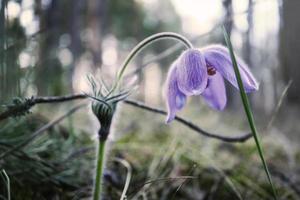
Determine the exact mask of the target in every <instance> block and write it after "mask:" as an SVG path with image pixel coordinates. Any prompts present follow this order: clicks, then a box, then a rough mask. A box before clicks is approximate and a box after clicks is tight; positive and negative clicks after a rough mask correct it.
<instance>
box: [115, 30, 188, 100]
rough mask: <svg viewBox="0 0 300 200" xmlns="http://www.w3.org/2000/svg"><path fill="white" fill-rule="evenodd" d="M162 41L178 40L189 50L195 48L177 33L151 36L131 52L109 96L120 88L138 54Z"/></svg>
mask: <svg viewBox="0 0 300 200" xmlns="http://www.w3.org/2000/svg"><path fill="white" fill-rule="evenodd" d="M161 39H173V40H178V41H180V42H182V43H183V44H184V45H185V46H186V47H187V48H193V45H192V43H191V42H190V41H189V40H188V39H186V38H185V37H183V36H182V35H179V34H177V33H172V32H162V33H157V34H154V35H151V36H150V37H147V38H146V39H144V40H143V41H141V42H140V43H139V44H138V45H136V46H135V47H134V48H133V49H132V50H131V52H130V53H129V55H128V56H127V58H126V59H125V61H124V63H123V65H122V67H121V69H120V71H119V72H118V74H117V79H116V82H115V84H114V86H113V87H112V89H111V90H110V92H109V94H110V93H112V92H113V91H114V90H115V89H116V88H117V87H118V84H119V82H120V80H121V78H122V76H123V74H124V72H125V70H126V68H127V66H128V64H129V63H130V61H131V60H132V59H133V58H134V57H135V56H136V55H137V53H139V52H140V51H141V50H142V49H144V48H145V47H146V46H148V45H149V44H151V43H153V42H155V41H157V40H161Z"/></svg>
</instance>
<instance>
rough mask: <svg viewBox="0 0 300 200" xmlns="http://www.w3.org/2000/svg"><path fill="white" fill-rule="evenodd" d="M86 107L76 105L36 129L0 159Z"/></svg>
mask: <svg viewBox="0 0 300 200" xmlns="http://www.w3.org/2000/svg"><path fill="white" fill-rule="evenodd" d="M86 105H87V104H86V103H84V104H80V105H77V106H75V107H73V108H72V109H71V110H69V111H68V112H67V113H65V114H63V115H62V116H60V117H58V118H57V119H55V120H53V121H51V122H49V123H48V124H46V125H44V126H42V127H41V128H40V129H38V130H37V131H35V132H34V133H33V134H32V135H31V136H30V137H29V138H28V139H27V140H25V141H23V142H21V143H20V144H18V145H16V146H14V147H13V148H11V149H9V150H8V151H6V152H4V153H2V154H1V155H0V159H3V158H4V157H5V156H7V155H8V154H9V153H11V152H13V151H16V150H18V149H21V148H23V147H24V146H26V145H27V144H29V143H30V142H31V141H33V140H34V139H35V138H36V137H37V136H39V135H41V134H42V133H43V132H45V131H46V130H47V129H49V128H51V127H53V126H54V125H56V124H58V123H59V122H61V121H62V120H63V119H65V118H66V117H68V116H70V115H71V114H73V113H74V112H76V111H77V110H79V109H80V108H83V107H84V106H86Z"/></svg>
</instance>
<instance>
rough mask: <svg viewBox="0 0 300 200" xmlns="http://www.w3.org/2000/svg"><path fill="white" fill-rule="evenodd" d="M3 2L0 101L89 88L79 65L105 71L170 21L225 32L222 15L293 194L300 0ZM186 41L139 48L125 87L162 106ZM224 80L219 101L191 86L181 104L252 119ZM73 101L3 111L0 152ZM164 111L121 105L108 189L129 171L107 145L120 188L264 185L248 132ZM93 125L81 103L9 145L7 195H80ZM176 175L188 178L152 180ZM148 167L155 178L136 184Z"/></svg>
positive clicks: (183, 30) (226, 194) (203, 192)
mask: <svg viewBox="0 0 300 200" xmlns="http://www.w3.org/2000/svg"><path fill="white" fill-rule="evenodd" d="M0 2H1V6H0V20H1V22H0V103H1V105H3V106H2V107H1V108H0V111H5V110H6V109H7V106H9V105H11V103H12V102H16V101H13V99H14V98H16V97H20V98H26V97H31V96H59V95H67V94H74V93H75V94H77V93H82V92H91V90H90V85H89V82H88V80H87V75H89V74H92V75H94V77H95V78H100V77H102V79H103V80H104V81H105V82H106V83H107V84H108V85H109V84H111V83H112V82H113V79H114V77H115V75H116V73H117V71H118V69H119V68H120V66H121V64H122V63H123V61H124V59H125V58H126V56H127V55H128V53H129V52H130V50H131V49H132V48H133V47H134V46H135V45H136V44H138V42H139V41H141V40H142V39H144V38H146V37H147V36H150V35H151V34H154V33H158V32H162V31H172V32H176V33H180V34H182V35H184V36H186V37H187V38H188V39H190V40H191V41H192V43H193V44H194V46H196V47H199V48H201V47H204V46H205V45H209V44H214V43H217V44H225V41H224V38H223V33H222V25H224V26H225V28H226V30H227V31H228V33H229V35H230V37H231V41H232V43H233V46H234V50H235V52H236V54H237V55H239V56H240V57H242V58H243V59H244V60H245V61H246V63H247V64H248V65H249V67H250V68H251V70H252V72H253V74H254V75H255V77H256V78H257V80H258V81H259V83H260V89H259V91H257V92H255V93H253V94H251V95H250V96H249V97H250V100H251V105H252V108H253V112H254V117H255V121H256V123H257V125H258V129H259V133H260V134H261V136H262V140H263V145H264V147H265V148H264V149H265V153H266V157H267V161H268V163H269V164H270V166H271V167H270V168H271V172H272V175H273V176H274V180H275V184H276V187H277V188H278V190H279V194H280V197H281V198H282V199H299V198H300V188H299V186H298V185H297V183H299V181H300V179H299V177H298V176H299V170H300V169H299V161H300V160H299V159H300V151H299V142H300V140H299V139H300V137H299V130H300V124H299V105H300V104H299V103H300V101H299V100H300V70H299V69H298V68H299V66H300V58H299V52H300V39H299V38H298V33H299V31H300V21H299V19H300V12H299V10H300V2H298V1H297V0H255V1H254V0H210V1H206V0H185V1H180V0H126V1H125V0H89V1H86V0H76V1H72V0H2V1H0ZM183 50H184V47H183V46H181V45H180V44H177V43H176V42H175V41H169V40H164V41H159V42H157V43H154V44H152V45H150V46H148V47H147V48H146V49H144V50H143V52H142V53H140V54H139V55H138V56H137V57H136V58H135V59H134V61H133V62H131V63H130V65H129V67H128V71H127V72H128V73H127V74H129V75H130V74H132V72H135V71H136V73H135V75H134V76H132V77H134V78H136V79H137V83H138V88H137V89H136V90H135V91H134V93H133V94H132V95H131V96H130V99H135V100H139V101H142V102H144V103H146V104H147V105H150V106H153V107H158V108H163V109H165V103H164V95H163V85H164V81H165V79H166V73H167V71H168V68H169V66H170V65H171V63H172V62H173V60H174V59H176V57H177V56H178V55H180V53H181V52H182V51H183ZM139 69H142V70H139ZM128 81H129V82H130V81H131V79H129V80H128ZM123 84H124V85H125V84H126V82H124V83H123ZM227 86H228V87H227V93H228V99H229V100H228V106H227V108H226V109H225V111H223V112H217V111H214V110H211V109H210V108H208V107H207V105H206V104H205V102H203V99H201V97H192V98H189V101H188V104H187V106H186V107H185V108H184V110H183V111H181V112H180V113H179V115H180V116H183V117H185V118H187V119H189V120H191V121H192V122H194V123H195V124H197V125H199V126H200V127H201V128H203V129H205V130H207V131H209V132H213V133H218V134H221V135H230V136H232V135H239V134H244V133H247V132H249V128H248V124H247V121H246V117H245V114H244V111H243V107H242V103H241V100H240V97H239V92H238V91H237V90H235V89H234V88H233V87H232V86H231V85H229V84H228V85H227ZM77 103H78V101H75V102H67V103H62V104H55V105H53V104H49V105H38V106H35V107H34V108H33V109H32V113H29V114H27V115H25V116H22V117H16V118H11V119H6V120H3V121H0V153H2V152H5V151H7V150H9V149H10V148H11V147H13V146H15V145H17V144H19V143H20V142H22V141H24V140H26V138H30V137H31V135H32V134H33V133H34V131H36V130H38V129H39V128H40V127H42V126H43V125H45V124H47V123H49V122H50V121H51V120H53V119H56V118H57V117H58V116H60V115H61V114H64V113H65V112H67V111H68V110H69V109H70V108H71V107H72V106H73V105H75V104H77ZM164 120H165V119H164V117H163V116H160V115H156V114H154V113H148V112H145V111H142V110H140V109H139V108H134V107H131V106H129V105H126V104H121V105H120V106H119V109H118V112H117V116H116V117H115V119H114V124H113V134H111V135H110V138H109V140H110V149H109V152H108V156H107V157H108V158H107V160H108V163H107V169H106V175H105V183H104V184H105V194H104V197H105V199H119V196H120V194H121V192H122V189H123V185H124V180H125V177H126V170H124V168H123V167H122V166H120V165H116V164H115V163H114V162H113V161H112V160H113V158H114V157H120V158H122V159H124V160H127V161H128V162H129V163H130V164H131V166H132V168H133V176H132V181H131V184H130V187H129V191H128V199H195V200H196V199H197V200H198V199H239V198H240V197H242V199H270V198H271V191H270V188H269V186H268V182H267V180H266V178H265V174H264V172H263V168H262V166H261V163H260V160H259V157H258V154H257V152H256V148H255V145H254V142H253V141H252V140H253V139H250V140H248V141H247V142H245V143H242V144H227V143H225V142H220V141H217V140H215V139H211V138H207V137H204V136H201V135H199V134H198V133H196V132H193V131H192V130H189V129H188V128H187V127H185V126H182V125H180V124H177V123H176V122H173V123H171V124H170V125H165V124H164ZM98 127H99V125H98V124H97V121H96V119H95V117H94V116H93V115H92V112H91V110H90V108H85V110H80V111H77V112H76V113H74V114H73V115H70V116H69V117H68V118H66V119H65V120H64V121H62V122H61V123H59V125H56V126H54V127H52V128H51V129H49V130H47V131H46V133H45V134H43V135H40V136H39V137H36V138H34V139H32V140H31V141H30V143H29V144H27V145H26V146H24V147H23V148H22V149H19V150H18V151H17V152H15V153H14V154H13V153H12V154H8V155H7V156H5V157H1V156H0V169H4V170H5V171H6V172H7V174H8V175H9V177H10V179H11V191H12V199H82V198H89V196H90V194H91V187H92V182H93V169H94V147H95V144H94V141H95V139H96V132H97V129H98ZM180 176H193V177H194V179H195V180H194V179H185V178H178V179H172V180H160V179H161V178H166V177H180ZM148 180H156V181H155V183H154V184H151V183H149V184H146V185H145V186H144V187H141V185H143V184H144V183H145V182H147V181H148ZM0 182H1V180H0ZM0 186H1V187H0V198H1V199H7V192H6V189H5V188H6V187H5V181H2V183H0Z"/></svg>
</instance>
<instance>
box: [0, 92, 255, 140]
mask: <svg viewBox="0 0 300 200" xmlns="http://www.w3.org/2000/svg"><path fill="white" fill-rule="evenodd" d="M85 98H87V97H86V95H84V94H75V95H67V96H53V97H32V98H31V102H30V103H31V104H30V107H32V106H34V105H36V104H41V103H60V102H66V101H72V100H78V99H85ZM123 102H124V103H126V104H129V105H131V106H135V107H138V108H141V109H144V110H146V111H150V112H153V113H157V114H161V115H166V114H167V112H166V111H164V110H161V109H158V108H153V107H150V106H147V105H145V104H143V103H142V102H137V101H133V100H124V101H123ZM20 109H24V107H22V106H20V108H19V107H17V108H13V109H10V110H7V111H5V112H3V113H2V114H0V121H1V120H3V119H6V118H8V117H10V116H13V115H14V114H15V113H16V112H19V111H20ZM175 120H176V121H177V122H179V123H181V124H183V125H185V126H186V127H188V128H190V129H192V130H194V131H196V132H197V133H199V134H201V135H204V136H207V137H210V138H214V139H218V140H221V141H223V142H245V141H247V140H248V139H249V138H251V137H252V134H251V133H247V134H244V135H241V136H224V135H217V134H214V133H210V132H207V131H205V130H203V129H202V128H200V127H199V126H197V125H196V124H194V123H192V122H190V121H189V120H187V119H184V118H182V117H178V116H176V117H175Z"/></svg>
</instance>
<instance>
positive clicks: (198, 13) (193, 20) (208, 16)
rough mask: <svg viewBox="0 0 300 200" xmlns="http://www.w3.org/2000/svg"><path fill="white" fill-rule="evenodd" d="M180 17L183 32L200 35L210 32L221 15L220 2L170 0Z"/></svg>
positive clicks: (213, 0) (214, 0)
mask: <svg viewBox="0 0 300 200" xmlns="http://www.w3.org/2000/svg"><path fill="white" fill-rule="evenodd" d="M172 2H173V3H174V6H175V9H176V11H177V12H178V13H179V14H180V15H181V17H182V22H183V30H184V31H185V32H188V33H191V34H201V33H204V32H206V31H208V30H210V29H211V28H212V27H213V26H214V25H215V23H216V22H217V20H218V19H220V17H221V15H222V4H221V1H220V0H209V1H208V0H184V1H182V0H172Z"/></svg>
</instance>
